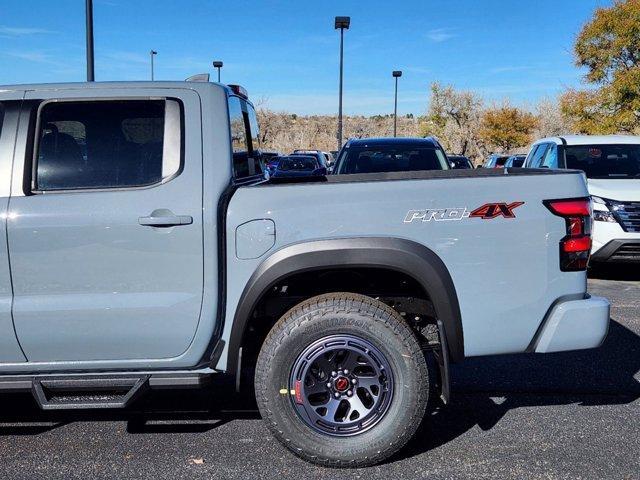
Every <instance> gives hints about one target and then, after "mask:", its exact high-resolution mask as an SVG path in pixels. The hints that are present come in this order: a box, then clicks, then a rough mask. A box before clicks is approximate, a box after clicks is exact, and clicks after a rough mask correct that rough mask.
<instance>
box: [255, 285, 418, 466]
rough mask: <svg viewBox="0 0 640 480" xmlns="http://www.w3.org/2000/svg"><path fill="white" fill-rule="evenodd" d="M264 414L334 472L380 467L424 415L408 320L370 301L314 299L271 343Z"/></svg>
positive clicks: (262, 361)
mask: <svg viewBox="0 0 640 480" xmlns="http://www.w3.org/2000/svg"><path fill="white" fill-rule="evenodd" d="M255 385H256V399H257V402H258V407H259V408H260V412H261V413H262V416H263V418H264V419H265V421H266V423H267V425H268V427H269V428H270V430H271V431H272V432H273V434H274V435H275V436H276V438H278V440H280V441H281V442H282V443H283V444H284V445H286V446H287V447H288V448H289V449H290V450H292V451H293V452H294V453H295V454H297V455H299V456H300V457H302V458H304V459H306V460H309V461H312V462H314V463H319V464H323V465H330V466H364V465H372V464H375V463H379V462H380V461H382V460H384V459H385V458H388V457H389V456H390V455H392V454H393V453H395V452H396V451H398V450H399V449H400V448H401V447H402V446H404V445H405V444H406V443H407V442H408V441H409V439H410V438H411V437H412V435H413V434H414V432H415V430H416V429H417V427H418V425H419V424H420V421H421V419H422V417H423V415H424V411H425V407H426V404H427V400H428V399H427V397H428V392H429V384H428V373H427V366H426V363H425V359H424V355H423V354H422V352H421V350H420V346H419V344H418V342H417V340H416V338H415V336H414V334H413V332H412V331H411V329H410V328H409V327H408V326H407V325H406V324H405V323H404V321H403V320H402V317H400V315H399V314H398V313H397V312H396V311H394V310H393V309H391V308H390V307H388V306H387V305H385V304H383V303H381V302H379V301H376V300H374V299H372V298H369V297H365V296H363V295H356V294H350V293H334V294H327V295H321V296H318V297H314V298H311V299H309V300H307V301H306V302H304V303H302V304H300V305H298V306H296V307H294V308H293V309H292V310H290V311H289V312H287V313H286V314H285V315H284V316H283V317H282V318H281V319H280V320H279V321H278V322H277V323H276V325H275V326H274V327H273V329H272V330H271V332H270V333H269V335H268V336H267V339H266V340H265V342H264V344H263V346H262V349H261V351H260V355H259V357H258V363H257V368H256V382H255Z"/></svg>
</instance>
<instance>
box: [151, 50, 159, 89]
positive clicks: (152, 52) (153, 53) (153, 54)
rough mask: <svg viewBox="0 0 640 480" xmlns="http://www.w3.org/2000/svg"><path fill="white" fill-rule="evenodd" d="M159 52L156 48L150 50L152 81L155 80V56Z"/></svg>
mask: <svg viewBox="0 0 640 480" xmlns="http://www.w3.org/2000/svg"><path fill="white" fill-rule="evenodd" d="M157 54H158V52H156V51H155V50H150V51H149V56H150V57H151V81H152V82H153V57H155V56H156V55H157Z"/></svg>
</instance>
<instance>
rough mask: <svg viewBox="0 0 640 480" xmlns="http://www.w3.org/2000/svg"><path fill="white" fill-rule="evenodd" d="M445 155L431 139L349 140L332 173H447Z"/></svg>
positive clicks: (447, 165) (447, 162)
mask: <svg viewBox="0 0 640 480" xmlns="http://www.w3.org/2000/svg"><path fill="white" fill-rule="evenodd" d="M449 168H450V165H449V161H448V159H447V155H446V154H445V153H444V150H443V149H442V147H441V146H440V144H439V143H438V141H437V140H436V139H435V138H432V137H428V138H359V139H351V140H349V141H348V142H347V143H346V144H345V145H344V147H342V150H341V151H340V154H339V155H338V159H337V160H336V164H335V167H334V169H333V173H336V174H351V173H379V172H409V171H426V170H448V169H449Z"/></svg>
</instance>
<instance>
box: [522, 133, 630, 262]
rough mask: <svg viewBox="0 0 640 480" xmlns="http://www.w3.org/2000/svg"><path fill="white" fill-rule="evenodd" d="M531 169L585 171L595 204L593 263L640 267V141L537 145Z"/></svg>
mask: <svg viewBox="0 0 640 480" xmlns="http://www.w3.org/2000/svg"><path fill="white" fill-rule="evenodd" d="M525 166H526V167H529V168H550V169H556V168H570V169H576V170H582V171H583V172H584V173H585V175H586V177H587V184H588V188H589V193H590V194H591V198H592V199H593V209H594V211H593V219H594V223H593V233H592V237H593V247H592V251H591V255H592V256H591V260H592V261H593V262H640V137H635V136H630V135H605V136H588V135H566V136H563V137H550V138H543V139H542V140H538V141H537V142H535V143H534V144H533V145H532V146H531V150H530V151H529V155H527V159H526V161H525Z"/></svg>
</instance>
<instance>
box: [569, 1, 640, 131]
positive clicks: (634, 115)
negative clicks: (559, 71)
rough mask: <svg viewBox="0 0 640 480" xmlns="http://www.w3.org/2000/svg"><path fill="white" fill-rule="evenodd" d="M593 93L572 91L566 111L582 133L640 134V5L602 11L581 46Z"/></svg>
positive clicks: (579, 56) (578, 51) (579, 59)
mask: <svg viewBox="0 0 640 480" xmlns="http://www.w3.org/2000/svg"><path fill="white" fill-rule="evenodd" d="M574 50H575V63H576V65H577V66H579V67H582V68H586V69H587V73H586V75H585V77H584V78H585V81H586V82H587V83H588V84H589V85H590V87H591V88H590V89H587V90H569V91H568V92H567V93H565V94H564V95H563V97H562V98H561V107H562V111H563V112H564V113H565V114H566V115H567V116H569V117H571V118H573V119H574V128H575V130H577V131H579V132H581V133H614V132H626V133H638V132H640V0H624V1H622V0H618V1H616V2H615V3H614V4H613V6H611V7H608V8H599V9H597V10H596V12H595V15H594V17H593V19H592V20H591V21H590V22H589V23H587V24H586V25H585V26H584V27H583V28H582V31H581V32H580V34H579V35H578V38H577V40H576V43H575V47H574Z"/></svg>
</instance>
